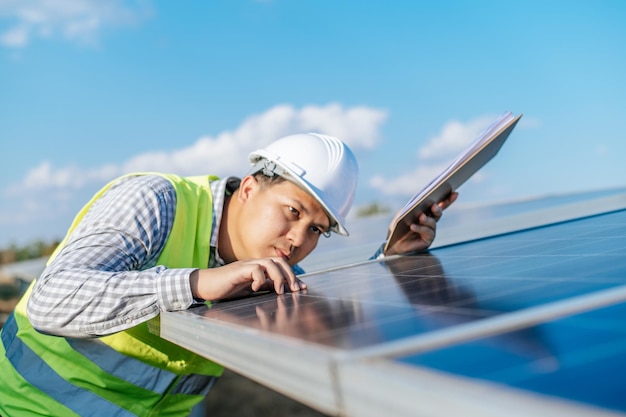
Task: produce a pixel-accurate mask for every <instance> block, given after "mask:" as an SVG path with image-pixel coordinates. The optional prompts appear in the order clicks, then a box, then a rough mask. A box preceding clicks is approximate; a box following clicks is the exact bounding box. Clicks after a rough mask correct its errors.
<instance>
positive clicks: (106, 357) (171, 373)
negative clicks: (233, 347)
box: [0, 174, 223, 417]
mask: <svg viewBox="0 0 626 417" xmlns="http://www.w3.org/2000/svg"><path fill="white" fill-rule="evenodd" d="M130 175H144V174H130ZM157 175H161V176H163V177H165V178H167V179H168V180H169V181H170V182H171V183H172V184H173V185H174V187H175V189H176V213H175V217H174V224H173V226H172V230H171V233H170V235H169V236H168V238H167V241H166V244H165V247H164V249H163V252H162V253H161V255H160V257H159V259H158V262H157V264H158V265H164V266H166V267H168V268H206V267H207V266H208V261H209V253H210V241H211V229H212V213H213V202H212V195H211V189H210V186H209V184H210V181H212V180H214V179H216V177H213V176H201V177H185V178H183V177H179V176H176V175H169V174H157ZM116 181H117V180H114V181H111V182H110V183H109V184H107V185H106V186H105V187H104V188H103V189H102V190H100V191H99V192H98V193H97V194H96V195H95V196H94V197H93V198H92V199H91V201H89V202H88V203H87V204H86V205H85V207H83V209H82V210H81V211H80V212H79V213H78V215H77V216H76V218H75V219H74V222H73V223H72V225H71V227H70V229H69V231H68V233H67V235H66V237H65V239H64V240H63V242H61V244H60V245H59V247H58V248H57V250H56V251H55V252H54V253H53V254H52V256H51V257H50V260H49V261H48V262H50V261H51V260H52V259H54V257H55V256H56V255H57V254H58V253H59V251H60V250H61V249H62V247H63V246H64V245H65V243H66V241H67V238H68V237H69V236H70V234H71V233H72V231H73V230H74V229H75V228H76V226H77V225H78V224H79V223H80V221H81V220H82V218H83V217H84V216H85V214H86V213H87V211H88V210H89V208H90V207H91V205H93V203H94V202H95V201H96V200H97V199H98V198H100V197H101V196H102V195H103V194H104V193H105V191H106V190H108V189H109V188H110V187H111V185H112V184H113V183H115V182H116ZM33 285H34V282H33V284H31V286H30V288H29V289H28V290H27V292H26V294H24V296H23V297H22V299H21V300H20V302H19V303H18V305H17V306H16V308H15V311H14V312H13V313H12V314H11V316H10V317H9V319H8V320H7V322H6V323H5V325H4V327H3V328H2V331H1V332H0V336H1V339H2V343H0V415H1V416H3V417H23V416H58V417H69V416H83V417H84V416H94V417H95V416H107V417H114V416H120V417H126V416H128V417H131V416H168V417H169V416H172V417H173V416H187V415H189V413H190V411H191V409H192V407H193V406H194V405H195V404H197V403H198V402H200V401H201V400H202V399H203V398H204V396H205V395H206V393H207V392H208V389H209V388H210V385H211V383H212V381H213V380H214V378H215V377H217V376H219V375H221V373H222V370H223V368H222V367H221V366H220V365H218V364H216V363H214V362H211V361H209V360H207V359H205V358H202V357H200V356H198V355H196V354H194V353H192V352H190V351H188V350H186V349H183V348H181V347H180V346H177V345H175V344H173V343H170V342H168V341H166V340H165V339H162V338H161V337H159V336H158V334H155V330H154V329H155V328H156V329H158V316H157V317H156V318H154V319H151V320H149V321H147V322H144V323H142V324H140V325H138V326H135V327H133V328H131V329H129V330H126V331H122V332H119V333H115V334H113V335H109V336H105V337H98V338H93V339H75V338H63V337H57V336H51V335H45V334H42V333H39V332H37V331H36V330H35V329H33V327H32V325H31V323H30V321H29V320H28V317H27V315H26V304H27V301H28V297H29V295H30V292H31V290H32V287H33ZM157 332H158V330H157Z"/></svg>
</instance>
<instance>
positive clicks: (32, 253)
mask: <svg viewBox="0 0 626 417" xmlns="http://www.w3.org/2000/svg"><path fill="white" fill-rule="evenodd" d="M58 245H59V241H57V240H55V241H52V242H45V241H43V240H36V241H33V242H30V243H27V244H25V245H21V246H19V245H16V244H10V245H9V247H7V248H4V249H0V265H3V264H10V263H13V262H20V261H26V260H29V259H36V258H41V257H43V256H50V255H51V254H52V252H54V249H55V248H56V247H57V246H58Z"/></svg>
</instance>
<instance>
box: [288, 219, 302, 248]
mask: <svg viewBox="0 0 626 417" xmlns="http://www.w3.org/2000/svg"><path fill="white" fill-rule="evenodd" d="M306 230H307V227H306V226H304V225H294V226H293V227H291V229H289V233H288V234H287V238H288V239H289V241H290V242H291V244H292V246H294V247H296V248H297V247H300V246H302V245H303V244H304V241H305V239H306Z"/></svg>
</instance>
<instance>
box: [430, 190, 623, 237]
mask: <svg viewBox="0 0 626 417" xmlns="http://www.w3.org/2000/svg"><path fill="white" fill-rule="evenodd" d="M624 207H626V193H625V194H618V195H611V196H608V197H600V198H597V199H594V200H592V201H581V202H575V203H570V204H567V205H564V206H557V207H550V208H546V209H542V210H536V211H532V212H529V213H522V214H516V215H512V216H505V217H504V218H498V219H493V220H490V221H488V222H485V223H483V224H481V225H480V226H481V227H480V228H477V227H476V225H474V224H470V225H456V226H455V227H454V229H451V228H450V229H448V228H445V227H441V228H440V230H439V232H438V234H437V236H436V238H435V241H434V242H433V244H432V245H431V248H432V249H435V248H440V247H444V246H449V245H456V244H459V243H466V242H470V241H473V240H477V239H484V238H488V237H494V236H499V235H503V234H508V233H512V232H519V231H522V230H527V229H530V228H536V227H542V226H546V225H551V224H557V223H561V222H565V221H570V220H573V219H581V218H584V217H588V216H595V215H598V214H605V213H610V212H613V211H617V210H622V209H623V208H624ZM443 223H445V216H444V220H443V221H442V224H443Z"/></svg>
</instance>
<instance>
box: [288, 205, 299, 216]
mask: <svg viewBox="0 0 626 417" xmlns="http://www.w3.org/2000/svg"><path fill="white" fill-rule="evenodd" d="M289 211H290V212H291V213H292V214H293V215H294V216H296V217H300V212H299V211H298V209H296V208H294V207H291V206H290V207H289Z"/></svg>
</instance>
